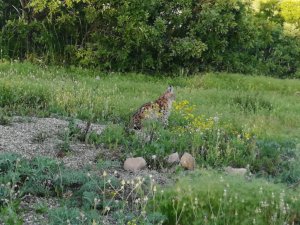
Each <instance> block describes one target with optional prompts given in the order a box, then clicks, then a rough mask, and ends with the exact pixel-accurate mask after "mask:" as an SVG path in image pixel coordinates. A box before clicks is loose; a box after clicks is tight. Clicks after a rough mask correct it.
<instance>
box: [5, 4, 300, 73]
mask: <svg viewBox="0 0 300 225" xmlns="http://www.w3.org/2000/svg"><path fill="white" fill-rule="evenodd" d="M14 1H15V0H14ZM18 5H19V3H18V2H12V3H11V4H7V3H3V2H1V5H0V7H1V6H2V8H3V10H4V12H7V13H4V14H3V15H0V26H1V28H2V31H1V32H0V44H1V46H2V51H1V58H19V59H29V60H32V61H34V62H38V63H41V62H42V63H43V62H46V63H49V62H50V63H59V64H72V65H80V66H83V67H99V68H100V69H101V70H105V71H138V72H145V73H158V72H159V73H167V74H173V73H176V74H193V73H197V72H198V71H204V70H214V71H230V72H240V73H259V74H268V75H271V76H279V77H292V76H294V74H296V73H297V71H298V70H299V66H298V64H299V55H300V42H299V39H298V38H297V37H291V36H289V35H286V34H285V32H284V31H285V30H284V26H283V24H284V19H285V18H286V20H288V21H289V20H290V18H288V17H286V16H285V17H282V16H281V15H278V13H277V15H276V11H277V12H278V11H280V7H279V3H278V1H272V2H271V4H269V5H270V6H268V4H264V5H263V7H261V11H260V12H258V13H256V12H254V10H253V7H252V5H251V3H250V1H242V0H233V1H222V0H201V1H196V0H186V1H181V0H175V1H170V2H161V1H160V0H152V1H151V2H143V3H142V4H141V2H140V1H139V0H131V1H130V4H129V2H128V1H127V0H122V1H115V2H109V3H107V2H106V1H103V0H102V1H98V0H76V1H75V0H70V1H67V2H62V3H61V4H58V3H57V4H56V3H52V1H49V0H46V1H43V3H41V2H40V1H39V0H32V1H30V2H29V3H25V2H22V4H21V6H20V5H19V11H20V12H23V13H22V16H21V15H18V14H17V13H16V12H14V11H11V8H13V7H14V8H18ZM273 5H274V6H273Z"/></svg>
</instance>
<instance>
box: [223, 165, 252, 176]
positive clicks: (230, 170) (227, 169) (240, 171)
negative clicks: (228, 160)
mask: <svg viewBox="0 0 300 225" xmlns="http://www.w3.org/2000/svg"><path fill="white" fill-rule="evenodd" d="M224 170H225V172H226V173H228V174H233V175H241V176H245V174H246V173H247V169H246V168H233V167H231V166H227V167H225V168H224Z"/></svg>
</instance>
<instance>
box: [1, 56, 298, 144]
mask: <svg viewBox="0 0 300 225" xmlns="http://www.w3.org/2000/svg"><path fill="white" fill-rule="evenodd" d="M97 77H99V79H97ZM169 84H172V85H174V86H175V91H176V96H177V101H181V100H185V99H186V100H188V101H190V103H191V104H193V105H196V112H197V113H200V114H205V115H207V116H216V115H218V116H220V117H221V118H222V119H223V120H225V121H228V122H230V123H233V124H236V125H238V126H245V127H248V128H249V129H251V130H253V131H255V133H256V134H257V135H260V136H263V137H268V138H269V137H272V138H283V139H286V138H296V139H299V138H300V113H299V112H300V100H299V98H300V97H299V91H300V81H299V80H279V79H274V78H267V77H261V76H244V75H238V74H212V73H209V74H204V75H198V76H194V77H175V78H171V77H168V78H163V77H151V76H145V75H142V74H116V73H112V74H103V73H101V72H97V71H92V70H85V69H79V68H58V67H44V68H42V67H39V66H35V65H32V64H29V63H8V62H4V63H1V64H0V91H1V96H0V107H1V108H0V109H1V111H3V112H4V113H6V114H19V115H32V114H33V115H40V116H46V115H50V114H52V115H53V114H55V115H57V114H58V115H64V116H73V117H78V118H81V119H90V118H91V119H93V120H94V121H98V122H105V123H106V122H107V121H112V122H124V121H127V120H128V118H129V117H130V115H131V114H132V113H133V112H134V111H135V110H136V109H137V108H138V107H139V106H140V105H141V104H143V103H144V102H147V101H152V100H154V99H156V98H157V97H158V96H159V95H160V94H161V93H162V92H163V91H164V90H165V89H166V87H167V85H169ZM253 107H254V108H255V110H253Z"/></svg>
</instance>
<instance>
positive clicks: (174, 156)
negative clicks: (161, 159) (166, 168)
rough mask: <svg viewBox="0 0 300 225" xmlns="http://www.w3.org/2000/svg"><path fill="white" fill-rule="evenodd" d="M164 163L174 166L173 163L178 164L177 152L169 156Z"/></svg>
mask: <svg viewBox="0 0 300 225" xmlns="http://www.w3.org/2000/svg"><path fill="white" fill-rule="evenodd" d="M166 161H167V163H169V164H175V163H179V162H180V159H179V155H178V153H177V152H175V153H173V154H171V155H169V156H168V157H167V158H166Z"/></svg>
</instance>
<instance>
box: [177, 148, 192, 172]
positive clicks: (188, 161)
mask: <svg viewBox="0 0 300 225" xmlns="http://www.w3.org/2000/svg"><path fill="white" fill-rule="evenodd" d="M180 165H181V166H182V167H183V168H186V169H188V170H194V169H195V166H196V161H195V158H194V157H193V156H192V155H191V154H189V153H187V152H186V153H184V154H183V156H182V157H181V159H180Z"/></svg>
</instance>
